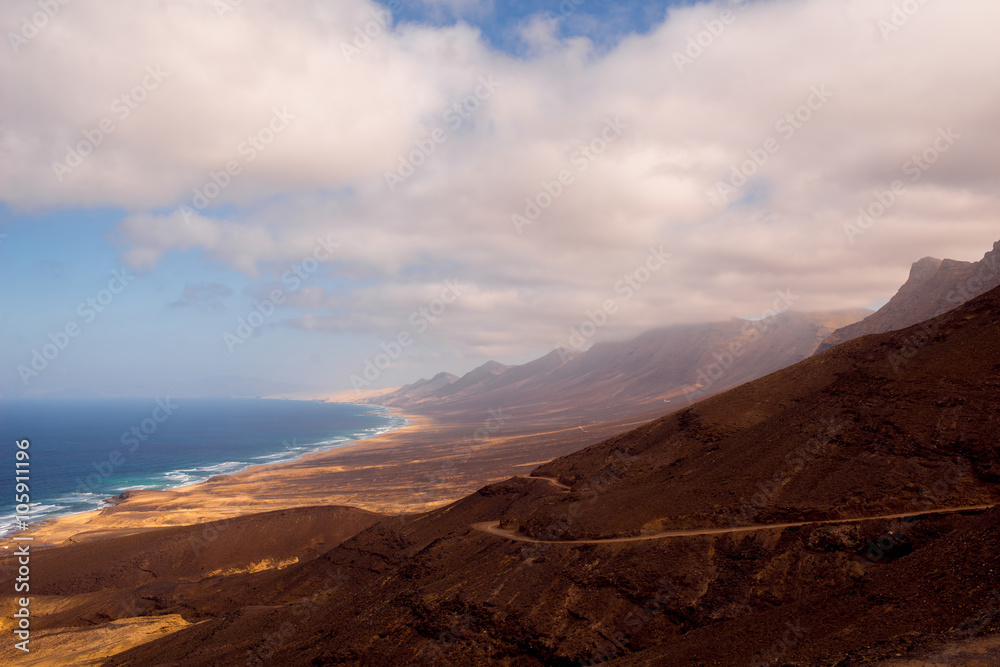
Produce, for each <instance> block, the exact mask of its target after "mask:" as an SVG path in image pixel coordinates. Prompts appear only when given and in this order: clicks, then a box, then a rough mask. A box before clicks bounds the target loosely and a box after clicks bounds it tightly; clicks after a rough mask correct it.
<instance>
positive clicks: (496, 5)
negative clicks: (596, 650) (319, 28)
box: [381, 0, 693, 56]
mask: <svg viewBox="0 0 1000 667" xmlns="http://www.w3.org/2000/svg"><path fill="white" fill-rule="evenodd" d="M381 4H383V5H384V6H386V7H390V8H391V7H399V9H398V10H397V11H396V12H394V16H395V18H396V20H397V21H404V22H411V21H412V22H418V23H425V24H430V25H437V26H443V25H449V24H452V23H454V22H456V21H464V22H466V23H469V24H471V25H474V26H475V27H476V28H478V29H479V30H481V31H482V34H483V36H484V38H485V40H486V41H487V42H488V43H489V44H490V45H491V46H492V47H493V48H496V49H498V50H502V51H506V52H508V53H510V54H512V55H517V56H521V55H524V53H525V49H526V45H525V43H524V40H523V39H522V38H521V35H520V28H522V27H523V26H524V25H525V24H527V23H529V22H531V21H532V20H535V19H537V18H543V19H545V20H546V21H554V22H556V23H557V24H558V26H559V29H558V33H557V34H558V35H559V36H560V37H562V38H573V37H585V38H587V39H589V40H591V41H592V42H593V43H594V44H595V46H596V47H597V49H598V50H601V51H603V50H606V49H608V48H611V47H613V46H614V45H615V44H617V43H618V42H619V41H620V40H621V39H622V38H623V37H625V36H628V35H633V34H646V33H648V32H649V31H650V30H652V29H653V28H655V27H656V26H658V25H659V24H660V23H662V22H663V19H664V16H665V15H666V12H667V9H668V8H669V7H671V6H682V5H690V4H693V3H692V2H691V1H690V0H688V1H684V0H675V1H673V2H670V1H667V0H658V1H656V2H642V1H640V0H628V1H627V2H596V1H595V0H547V1H544V2H526V1H523V0H518V1H517V2H475V1H472V2H461V1H459V2H450V3H449V2H438V3H435V2H422V3H421V2H402V1H401V0H398V1H397V2H396V3H392V2H382V3H381Z"/></svg>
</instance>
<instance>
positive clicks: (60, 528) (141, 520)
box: [0, 400, 425, 547]
mask: <svg viewBox="0 0 1000 667" xmlns="http://www.w3.org/2000/svg"><path fill="white" fill-rule="evenodd" d="M323 402H339V401H333V400H325V401H323ZM345 404H346V403H345ZM349 405H355V406H357V407H365V408H371V407H379V408H382V409H383V410H385V411H386V413H387V416H389V415H391V416H394V417H398V418H402V419H403V423H402V424H401V425H398V426H396V427H393V428H389V430H386V431H383V432H381V433H378V434H376V435H373V436H371V437H366V438H360V439H356V440H351V441H349V442H348V444H342V445H336V446H333V447H330V448H328V449H325V450H320V451H315V452H307V453H304V454H300V455H299V456H297V457H296V458H294V459H291V460H288V461H280V462H276V463H263V464H248V465H247V466H245V467H244V468H242V469H240V470H239V471H237V472H234V473H230V474H225V475H213V476H211V477H209V478H207V479H203V480H199V481H195V482H191V483H186V484H183V485H181V486H176V487H168V488H165V489H132V490H127V491H124V492H123V494H122V495H126V494H127V495H126V498H125V499H123V500H119V501H117V502H115V501H114V498H117V496H116V497H114V498H108V499H106V500H105V503H106V505H105V506H103V507H97V508H94V509H90V510H84V511H80V512H74V513H72V514H67V515H64V516H59V517H53V518H50V519H45V520H43V521H39V522H38V523H36V524H33V525H32V526H31V527H30V528H29V529H28V530H26V531H21V532H16V533H8V534H6V535H0V545H5V544H7V545H9V544H12V543H13V541H12V538H13V537H14V536H15V535H18V536H27V537H32V538H34V544H35V546H36V547H45V546H54V545H57V544H59V543H61V542H64V541H65V540H67V539H70V538H72V537H74V536H77V535H83V534H86V535H88V536H89V537H97V536H98V535H101V536H110V535H123V534H128V533H136V532H144V531H146V530H151V529H157V528H165V527H169V526H179V525H190V524H194V523H203V522H207V521H214V520H219V519H227V518H234V517H237V516H242V515H244V514H252V513H256V512H267V511H271V510H280V509H288V508H292V507H302V506H305V505H315V504H327V503H324V502H311V498H306V497H302V496H301V495H300V494H295V493H294V492H293V493H291V494H290V495H288V497H287V498H285V499H274V500H272V501H269V502H267V503H266V504H264V503H262V504H255V503H249V504H247V503H246V502H245V501H246V500H248V498H247V497H246V496H244V497H243V498H241V500H243V501H244V502H242V503H240V504H239V505H234V508H233V509H232V510H230V511H227V510H226V509H225V508H223V507H221V506H219V504H218V503H212V502H193V501H195V499H200V498H201V496H203V495H210V494H211V493H212V492H214V491H215V488H214V487H215V485H218V484H220V482H223V481H225V482H227V483H229V484H239V483H241V482H243V481H244V480H245V479H246V478H247V477H248V476H250V477H253V476H255V475H258V474H260V473H265V472H267V473H279V474H280V472H281V470H282V469H283V468H285V467H287V466H294V465H296V464H302V463H304V462H308V461H310V460H313V459H323V458H325V457H327V456H329V455H332V454H334V453H335V452H338V451H342V450H347V449H353V448H356V447H362V446H364V445H366V444H369V443H371V444H373V445H376V446H377V445H378V443H377V442H375V441H378V440H380V439H382V438H385V437H386V436H389V435H391V434H393V433H397V432H399V431H403V430H407V429H409V428H411V427H412V426H414V425H415V423H417V422H419V421H420V420H423V419H425V418H423V417H420V416H417V415H411V414H407V413H404V412H403V411H401V410H399V409H397V408H392V407H388V406H377V405H372V404H362V403H349ZM248 491H249V490H248ZM166 498H169V499H173V500H175V501H176V500H177V499H182V498H189V501H190V502H187V503H185V504H188V505H190V506H189V507H186V508H184V509H180V508H177V509H175V510H172V511H168V512H166V513H164V514H163V515H162V516H159V517H157V516H150V514H155V513H158V511H157V510H154V509H152V508H150V507H144V508H143V509H144V511H140V506H148V505H150V504H153V503H159V502H160V501H162V500H163V499H166ZM125 505H128V506H129V507H128V508H127V509H128V514H124V513H118V512H116V511H115V508H118V507H121V506H125ZM115 514H121V516H118V517H114V518H112V515H115Z"/></svg>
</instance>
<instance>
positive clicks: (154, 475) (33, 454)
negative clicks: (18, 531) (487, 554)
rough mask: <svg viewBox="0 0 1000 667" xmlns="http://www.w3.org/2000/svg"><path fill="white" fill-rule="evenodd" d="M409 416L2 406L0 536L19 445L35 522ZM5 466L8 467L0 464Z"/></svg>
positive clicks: (196, 404) (153, 406)
mask: <svg viewBox="0 0 1000 667" xmlns="http://www.w3.org/2000/svg"><path fill="white" fill-rule="evenodd" d="M405 421H406V420H405V418H403V417H399V416H397V415H393V414H391V413H390V412H389V411H388V410H386V409H385V408H382V407H379V406H368V405H348V404H341V403H319V402H314V401H280V400H263V399H64V400H56V399H46V400H0V438H2V442H3V447H2V448H0V534H4V533H8V532H10V531H11V530H13V529H14V528H15V526H14V523H13V522H14V517H15V483H16V482H15V475H16V472H15V470H16V468H15V465H14V464H15V452H16V451H17V445H16V442H17V441H19V440H25V439H27V440H28V441H29V442H30V446H29V448H28V452H29V454H30V459H29V462H30V467H29V471H30V472H29V477H30V483H29V488H30V494H31V521H30V523H36V522H38V521H41V520H45V519H51V518H54V517H57V516H63V515H66V514H73V513H76V512H83V511H87V510H92V509H95V508H98V507H102V506H106V504H105V503H104V502H103V501H104V499H105V498H109V497H111V496H116V495H118V494H119V493H121V492H123V491H126V490H129V489H167V488H171V487H176V486H183V485H186V484H192V483H195V482H200V481H204V480H206V479H208V478H209V477H212V476H213V475H220V474H230V473H234V472H238V471H240V470H243V469H244V468H247V467H248V466H251V465H261V464H268V463H282V462H286V461H293V460H295V459H297V458H299V457H301V456H302V455H303V454H308V453H311V452H317V451H323V450H327V449H331V448H334V447H342V446H345V445H349V444H351V442H353V441H355V440H361V439H365V438H370V437H374V436H377V435H379V434H382V433H385V432H388V431H391V430H393V429H396V428H398V427H400V426H402V425H403V424H404V423H405ZM4 459H6V460H4Z"/></svg>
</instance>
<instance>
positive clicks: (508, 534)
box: [471, 477, 997, 544]
mask: <svg viewBox="0 0 1000 667" xmlns="http://www.w3.org/2000/svg"><path fill="white" fill-rule="evenodd" d="M530 479H544V478H541V477H532V478H530ZM994 507H997V505H996V504H994V505H970V506H968V507H953V508H949V509H938V510H924V511H922V512H904V513H901V514H885V515H882V516H871V517H863V518H859V519H823V520H821V521H797V522H794V523H775V524H771V525H768V526H740V527H737V528H696V529H690V530H668V531H664V532H661V533H653V534H651V535H638V536H635V537H605V538H600V539H594V540H540V539H537V538H534V537H528V536H527V535H522V534H521V533H518V532H517V531H514V530H505V529H503V528H500V522H499V521H481V522H479V523H474V524H472V526H471V528H473V529H474V530H478V531H481V532H484V533H489V534H490V535H494V536H496V537H503V538H506V539H508V540H513V541H515V542H530V543H532V544H613V543H616V542H644V541H647V540H662V539H666V538H670V537H693V536H696V535H726V534H729V533H752V532H756V531H761V530H777V529H782V528H798V527H800V526H819V525H824V524H832V523H861V522H863V521H882V520H886V519H906V518H909V517H914V516H925V515H928V514H953V513H955V512H968V511H972V510H988V509H992V508H994Z"/></svg>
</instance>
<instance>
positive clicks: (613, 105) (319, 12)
mask: <svg viewBox="0 0 1000 667" xmlns="http://www.w3.org/2000/svg"><path fill="white" fill-rule="evenodd" d="M439 4H441V5H442V6H443V7H445V8H447V9H449V11H459V10H461V11H462V12H472V13H475V11H489V4H488V3H485V4H484V3H467V2H454V1H450V2H442V3H439ZM483 6H485V7H486V9H482V7H483ZM473 10H475V11H473ZM38 11H39V5H38V4H37V3H34V2H21V1H18V2H10V3H7V5H6V6H5V9H4V19H3V25H4V26H5V28H7V29H8V30H9V31H10V33H8V47H9V48H8V50H7V52H6V53H5V55H4V56H3V58H2V61H0V77H2V80H3V81H4V85H5V88H6V89H7V90H10V91H14V95H13V96H11V97H8V98H6V99H5V102H4V106H3V111H2V112H0V113H2V119H0V120H2V124H0V154H2V155H0V165H2V166H0V169H2V172H0V198H2V199H3V201H5V202H7V203H8V204H9V205H11V206H12V207H15V208H16V209H18V210H22V211H31V210H38V209H49V208H53V207H96V206H110V207H120V208H122V209H124V210H126V211H127V212H128V215H127V217H126V219H125V220H124V221H123V222H122V224H121V225H120V227H119V229H118V232H117V238H116V242H117V243H119V244H120V245H121V248H122V252H123V255H124V258H125V259H126V260H127V261H128V262H129V264H130V265H131V266H133V267H135V268H138V269H146V270H154V269H155V268H156V266H157V265H158V263H159V262H161V261H163V258H164V256H165V254H166V253H168V252H170V251H182V252H184V251H192V252H193V251H198V252H202V253H204V255H205V257H206V258H208V259H209V260H212V261H218V262H222V263H224V264H225V265H227V266H229V267H230V268H231V269H232V270H234V271H239V272H242V273H245V274H247V275H250V276H254V277H257V278H258V279H259V284H260V290H261V292H262V293H266V291H267V289H268V288H269V286H270V285H272V284H273V283H275V282H276V281H277V280H278V276H280V275H281V274H282V273H283V272H284V271H287V269H288V267H289V266H291V265H293V264H294V263H295V262H299V261H301V260H302V259H303V258H304V257H308V255H309V254H310V252H311V249H312V248H313V246H314V245H315V243H316V239H317V238H327V237H334V238H336V239H337V241H338V243H339V255H338V257H337V258H336V261H334V262H332V263H330V264H329V265H325V266H324V267H323V269H322V270H323V271H324V275H326V276H327V277H328V278H331V279H337V280H338V285H340V287H337V288H331V287H329V286H328V285H327V286H326V287H324V286H322V285H319V284H314V285H310V286H308V287H307V288H304V289H302V290H300V291H298V292H296V293H295V294H294V298H293V299H292V300H291V301H290V303H289V304H288V305H287V306H285V308H286V309H287V310H285V311H284V313H285V314H284V315H283V318H284V320H285V324H286V325H287V326H292V327H295V328H298V329H306V330H309V331H330V332H339V331H356V332H368V333H371V334H373V335H375V336H380V337H383V338H384V339H392V338H394V337H395V335H396V333H397V332H398V331H399V330H400V329H401V328H405V327H406V322H407V319H408V317H409V316H410V314H411V313H412V312H414V311H415V310H416V309H419V308H421V307H423V306H425V305H426V304H427V303H429V302H431V301H432V300H433V299H434V298H435V294H437V293H438V292H439V291H440V289H441V288H442V286H443V285H444V281H445V280H457V281H459V282H460V283H461V284H463V285H466V286H467V289H466V290H464V292H463V293H462V295H461V298H459V299H458V300H457V301H456V302H455V303H454V304H453V305H451V306H450V307H449V310H448V312H447V313H445V314H443V315H442V317H441V322H440V324H439V325H437V326H435V327H432V328H431V329H429V330H428V332H427V334H426V335H427V336H428V337H430V338H431V339H432V340H433V341H434V342H435V343H436V344H438V345H443V346H451V347H454V348H456V349H461V350H464V351H466V352H467V353H468V354H477V355H492V356H498V357H504V356H510V355H518V354H524V353H525V352H526V351H530V350H535V349H541V348H545V347H546V346H553V345H556V344H559V343H561V342H564V339H565V338H566V337H567V335H568V333H567V332H568V330H569V329H568V327H570V326H573V325H577V324H579V322H580V321H582V320H584V319H586V317H587V313H588V311H593V310H594V309H596V308H598V307H599V306H600V305H601V304H602V303H603V302H604V301H606V300H607V299H609V298H616V285H617V284H618V283H619V282H620V281H621V280H622V279H623V277H624V276H628V275H632V274H634V272H635V271H636V270H637V269H638V268H639V267H641V266H643V264H644V263H645V262H646V261H647V258H648V255H649V253H650V249H651V248H661V247H662V248H663V252H666V253H669V254H670V255H671V257H670V259H669V261H667V262H666V264H665V266H663V268H662V269H660V270H658V271H656V272H655V273H654V274H651V275H650V277H649V280H648V282H646V283H644V284H643V285H642V289H639V290H635V291H634V294H633V296H632V297H630V299H629V301H628V303H627V304H623V306H622V307H621V308H620V309H618V312H617V313H616V314H615V315H614V317H612V318H610V320H609V322H608V325H607V327H606V328H605V329H604V330H603V331H602V333H601V336H602V337H621V336H625V335H630V334H634V333H637V332H638V331H640V330H642V329H645V328H649V327H653V326H659V325H666V324H671V323H679V322H692V321H704V320H709V319H719V318H726V317H729V316H731V315H752V314H754V313H756V312H759V311H760V310H761V309H762V308H763V307H765V306H766V304H768V303H770V302H771V301H772V300H773V295H774V292H775V291H776V290H779V289H791V290H792V291H793V292H794V293H795V294H796V295H797V296H798V297H799V301H798V304H797V307H799V308H801V309H832V308H841V307H853V306H863V305H869V304H871V303H873V302H875V301H877V300H879V299H882V298H887V297H888V296H890V295H891V293H892V291H893V290H894V289H895V287H897V286H898V285H899V284H900V282H901V281H902V280H903V279H905V275H906V270H907V268H908V266H909V263H910V262H912V261H914V260H916V259H918V258H919V257H921V256H924V255H936V256H938V257H942V256H949V257H954V258H956V259H966V260H973V259H978V258H979V257H980V256H981V255H982V253H983V252H985V250H987V249H988V248H989V247H991V245H992V241H995V240H996V239H997V238H998V237H1000V235H998V233H997V220H998V219H1000V216H998V213H1000V201H998V197H997V185H996V184H997V182H998V177H1000V173H998V172H1000V166H998V160H997V157H996V156H997V155H998V154H1000V126H998V125H997V122H996V120H997V118H1000V87H998V86H996V85H993V83H992V82H993V81H994V79H995V77H996V63H998V62H1000V42H998V41H997V40H996V39H995V35H994V28H993V27H994V26H996V25H997V24H998V22H1000V5H997V4H996V3H995V2H992V1H990V0H954V1H952V2H948V3H943V2H927V3H924V4H920V3H917V2H916V1H915V0H912V1H908V2H890V1H886V0H847V1H845V0H801V1H797V2H793V1H781V0H774V1H761V2H747V1H745V0H739V1H737V2H730V1H724V2H710V3H701V4H697V5H694V6H690V7H683V8H676V9H673V10H671V11H670V12H669V13H668V14H667V16H665V17H664V20H663V22H662V23H661V24H660V25H658V26H657V27H656V28H655V29H654V30H652V31H651V32H650V33H649V34H646V35H642V36H631V37H627V38H625V39H623V40H622V41H621V42H620V43H619V44H618V45H617V46H615V47H614V48H612V49H610V50H607V51H602V52H600V53H598V52H597V51H595V49H594V48H593V46H592V45H591V44H590V43H589V42H588V41H587V40H585V39H580V38H575V39H560V38H558V37H557V36H556V33H555V32H554V31H553V26H551V25H550V24H549V23H548V21H546V20H542V19H540V20H537V21H534V22H531V23H530V24H527V25H525V27H524V34H523V39H524V40H525V42H526V43H529V44H530V45H531V49H530V53H529V55H527V56H523V57H514V56H512V55H510V54H506V53H503V52H498V51H496V50H493V49H491V48H490V47H489V46H487V45H486V43H485V41H484V40H483V39H482V38H481V35H480V34H479V32H478V31H477V30H476V29H475V28H473V27H471V26H470V25H467V24H465V23H461V22H459V23H457V24H455V25H452V26H447V27H430V26H422V25H417V24H403V23H398V22H394V21H393V19H392V18H391V14H389V13H387V12H386V11H385V8H384V7H383V6H380V5H376V4H374V3H372V2H367V1H364V0H342V1H341V2H337V3H327V2H318V1H316V2H310V1H306V0H293V1H289V2H282V3H276V2H264V1H259V2H257V1H254V0H246V1H245V2H243V3H242V4H239V6H237V3H233V2H226V0H220V1H219V2H215V3H213V2H204V1H200V0H170V1H167V2H154V1H153V0H145V1H138V2H131V3H125V4H120V3H86V2H73V3H70V4H68V5H65V6H61V9H60V10H59V11H58V12H57V13H56V14H55V15H54V16H52V17H50V18H49V19H48V20H47V21H46V22H45V25H43V26H42V27H40V28H38V29H37V30H36V33H37V34H34V36H32V37H31V38H30V39H29V38H26V37H25V36H24V34H22V33H24V32H25V31H26V30H27V29H26V28H25V27H24V26H25V24H24V23H23V22H22V19H24V17H28V18H27V19H26V20H28V21H29V22H30V21H31V20H32V19H31V17H32V15H33V14H37V12H38ZM27 32H30V30H27ZM10 34H14V35H16V36H18V37H20V38H21V39H12V38H11V37H10ZM943 137H946V138H947V139H942V138H943ZM85 153H86V154H85ZM619 296H620V295H619Z"/></svg>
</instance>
